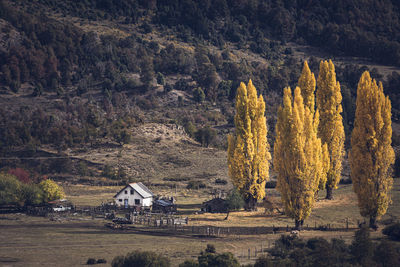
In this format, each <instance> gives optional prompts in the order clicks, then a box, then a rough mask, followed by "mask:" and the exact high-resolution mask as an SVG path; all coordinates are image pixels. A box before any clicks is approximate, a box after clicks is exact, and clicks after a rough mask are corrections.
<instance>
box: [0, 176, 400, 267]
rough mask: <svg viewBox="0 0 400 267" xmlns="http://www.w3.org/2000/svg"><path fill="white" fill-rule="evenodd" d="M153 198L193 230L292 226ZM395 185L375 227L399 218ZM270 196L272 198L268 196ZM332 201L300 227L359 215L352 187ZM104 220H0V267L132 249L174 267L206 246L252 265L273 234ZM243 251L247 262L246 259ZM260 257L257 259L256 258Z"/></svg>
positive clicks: (89, 193)
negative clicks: (214, 233) (177, 229)
mask: <svg viewBox="0 0 400 267" xmlns="http://www.w3.org/2000/svg"><path fill="white" fill-rule="evenodd" d="M118 189H120V187H96V186H82V185H68V186H65V191H66V193H67V197H68V198H69V199H70V200H72V201H73V202H74V204H75V205H97V204H100V203H101V202H102V201H106V200H107V199H110V198H112V196H113V195H114V194H115V192H117V191H118ZM152 189H153V190H154V192H155V193H156V194H157V193H162V194H164V195H168V194H171V195H175V196H176V197H177V200H178V205H179V212H180V213H182V214H184V216H188V217H189V219H190V220H189V225H193V226H206V225H209V226H218V227H234V226H248V227H256V226H272V225H274V226H286V225H289V227H291V226H293V221H292V220H291V219H289V218H287V217H286V216H284V215H281V214H272V215H268V214H264V211H263V210H262V209H260V210H259V211H256V212H244V211H239V212H233V213H231V214H230V216H229V220H224V218H225V214H195V212H196V211H198V210H199V208H200V206H201V203H202V202H203V201H205V200H207V199H209V198H210V196H209V193H208V192H207V191H206V190H203V191H201V190H200V191H197V190H193V191H191V190H187V189H181V190H177V192H176V193H175V191H174V190H170V191H168V190H166V189H163V190H161V191H162V192H158V191H156V190H157V188H152ZM399 191H400V179H396V180H395V185H394V188H393V191H392V197H393V204H392V205H391V206H390V208H389V210H388V214H387V215H385V216H384V217H383V218H382V219H381V221H380V223H381V226H383V224H382V223H385V222H386V221H388V220H398V219H399V218H400V192H399ZM269 193H272V192H269ZM335 193H336V194H335V199H334V200H333V201H326V200H324V199H323V193H322V194H321V196H320V200H319V201H318V202H317V203H316V206H315V208H314V210H313V212H312V214H311V216H310V217H309V218H308V219H307V220H306V221H305V224H306V225H307V224H309V225H310V226H313V225H314V224H315V223H316V224H318V225H323V224H328V223H330V224H331V225H332V226H333V227H335V226H336V227H343V226H344V225H345V222H346V219H348V220H349V223H350V226H354V225H355V224H356V222H357V220H360V221H361V220H362V218H361V216H360V215H359V211H358V207H357V200H356V197H355V195H354V193H353V192H352V189H351V185H340V186H339V189H338V190H337V191H335ZM105 223H106V221H105V220H103V219H91V218H85V217H70V218H68V219H63V220H61V221H51V220H50V219H49V218H43V217H30V216H26V215H23V214H4V215H0V236H1V237H2V242H1V243H0V266H80V265H83V264H85V263H86V261H87V259H88V258H96V259H99V258H104V259H106V260H107V262H108V263H107V264H103V265H99V266H108V265H109V263H110V262H111V260H112V259H113V258H114V257H115V256H118V255H124V254H126V253H128V252H130V251H133V250H135V249H140V250H151V251H155V252H159V253H162V254H164V255H166V256H168V257H169V258H170V259H171V262H172V263H173V265H174V266H177V265H178V264H179V263H181V262H183V261H184V260H185V259H188V258H195V257H196V256H197V255H198V254H199V252H200V251H201V250H203V249H204V248H205V247H206V245H207V244H208V243H211V244H214V245H215V246H216V248H217V251H219V252H232V253H234V254H235V256H237V257H239V260H240V262H241V263H243V264H244V263H249V262H254V260H255V255H254V250H255V249H256V248H257V250H258V251H259V252H260V251H261V248H264V249H265V248H267V247H268V246H272V244H273V242H274V240H275V239H277V238H279V236H280V233H278V234H264V235H256V236H255V235H242V236H237V235H231V236H227V237H218V238H205V237H196V236H190V235H166V234H160V233H157V232H150V233H149V232H147V233H145V232H143V229H144V228H143V226H136V227H134V228H133V229H132V230H126V231H125V230H111V229H108V228H106V227H104V224H105ZM353 235H354V232H353V231H349V232H338V231H302V232H301V234H300V236H301V237H303V238H311V237H316V236H322V237H325V238H327V239H331V238H334V237H335V238H343V239H344V240H345V241H346V242H348V243H349V242H351V240H352V238H353ZM372 236H373V237H374V238H382V235H381V233H380V231H377V232H374V233H373V234H372ZM248 249H251V258H250V259H248V258H247V255H248ZM258 255H259V254H258Z"/></svg>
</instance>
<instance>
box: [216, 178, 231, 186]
mask: <svg viewBox="0 0 400 267" xmlns="http://www.w3.org/2000/svg"><path fill="white" fill-rule="evenodd" d="M215 183H216V184H223V185H225V184H227V183H228V181H227V180H225V179H221V178H217V179H215Z"/></svg>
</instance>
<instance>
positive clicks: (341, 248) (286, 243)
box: [111, 228, 400, 267]
mask: <svg viewBox="0 0 400 267" xmlns="http://www.w3.org/2000/svg"><path fill="white" fill-rule="evenodd" d="M268 252H269V255H268V256H265V255H263V256H260V257H259V258H258V259H257V260H256V262H255V263H254V264H247V265H242V266H246V267H265V266H398V265H399V264H400V250H399V247H398V246H396V245H395V244H394V243H392V242H389V241H387V240H381V241H380V242H379V243H375V242H373V241H372V240H371V238H370V232H369V230H368V229H367V228H361V229H360V230H358V231H357V232H356V234H355V236H354V239H353V241H352V242H351V244H349V245H348V244H346V242H345V241H344V240H342V239H336V238H334V239H332V240H330V241H329V240H326V239H324V238H322V237H315V238H311V239H308V240H304V239H301V238H299V237H297V236H289V235H282V236H281V237H280V238H279V239H278V240H276V242H275V244H274V246H273V247H272V248H271V249H269V251H268ZM170 265H171V264H170V261H169V259H168V258H167V257H165V256H161V255H159V254H157V253H154V252H149V251H143V252H140V251H134V252H131V253H128V254H127V255H126V256H117V257H115V258H114V259H113V261H112V263H111V266H113V267H122V266H163V267H168V266H170ZM179 266H180V267H234V266H241V265H240V264H239V261H238V259H237V258H235V257H234V255H233V254H232V253H229V252H228V253H217V252H216V249H215V247H214V245H211V244H208V245H207V248H206V249H205V250H204V251H202V252H200V255H199V256H198V257H197V260H186V261H185V262H183V263H181V264H180V265H179Z"/></svg>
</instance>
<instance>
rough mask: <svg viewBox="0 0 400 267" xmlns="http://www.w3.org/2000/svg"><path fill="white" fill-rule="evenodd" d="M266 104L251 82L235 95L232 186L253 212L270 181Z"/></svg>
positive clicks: (230, 147) (230, 157)
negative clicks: (267, 182) (266, 184)
mask: <svg viewBox="0 0 400 267" xmlns="http://www.w3.org/2000/svg"><path fill="white" fill-rule="evenodd" d="M264 113H265V102H264V99H263V97H262V96H261V95H260V96H259V97H257V90H256V88H255V87H254V85H253V83H252V82H251V80H250V81H249V83H248V85H247V86H246V85H245V84H244V83H241V84H240V86H239V88H238V90H237V94H236V114H235V134H234V135H230V136H228V167H229V176H230V178H231V180H232V183H233V185H234V186H235V187H236V188H237V189H238V190H239V192H240V193H241V194H242V196H243V197H244V199H245V201H246V204H247V207H248V208H254V205H255V203H256V202H257V200H259V199H262V198H264V197H265V182H266V181H267V179H268V177H269V161H270V159H271V155H270V153H269V144H268V141H267V123H266V118H265V115H264Z"/></svg>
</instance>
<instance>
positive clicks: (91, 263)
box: [86, 258, 96, 265]
mask: <svg viewBox="0 0 400 267" xmlns="http://www.w3.org/2000/svg"><path fill="white" fill-rule="evenodd" d="M86 264H87V265H93V264H96V259H93V258H89V259H88V260H87V262H86Z"/></svg>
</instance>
